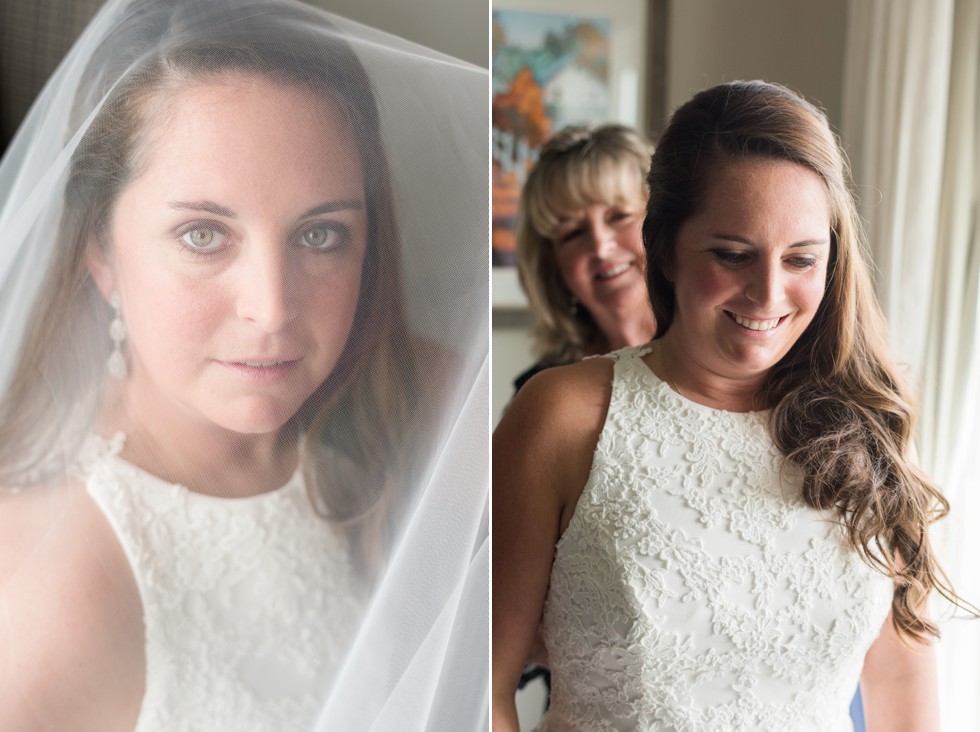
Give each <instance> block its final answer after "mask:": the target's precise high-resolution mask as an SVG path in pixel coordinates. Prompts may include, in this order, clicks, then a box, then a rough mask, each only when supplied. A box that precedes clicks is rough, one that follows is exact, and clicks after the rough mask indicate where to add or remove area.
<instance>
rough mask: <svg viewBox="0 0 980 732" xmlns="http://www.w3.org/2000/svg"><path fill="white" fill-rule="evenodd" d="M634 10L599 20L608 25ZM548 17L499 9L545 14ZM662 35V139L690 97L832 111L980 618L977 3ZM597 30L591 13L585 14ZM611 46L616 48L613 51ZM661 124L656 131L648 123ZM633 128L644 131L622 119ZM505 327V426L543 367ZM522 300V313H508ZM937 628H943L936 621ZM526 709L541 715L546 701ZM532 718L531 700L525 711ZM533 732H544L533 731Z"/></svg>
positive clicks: (963, 634) (850, 0)
mask: <svg viewBox="0 0 980 732" xmlns="http://www.w3.org/2000/svg"><path fill="white" fill-rule="evenodd" d="M629 2H634V3H635V0H609V2H606V3H603V4H602V6H601V7H600V6H594V8H593V9H594V11H595V12H594V13H592V14H593V15H599V16H601V15H602V14H603V13H604V12H606V11H607V10H608V9H610V8H612V9H615V8H616V7H617V6H620V5H622V4H624V3H629ZM549 5H550V2H549V0H498V5H495V6H494V7H495V9H496V8H497V7H501V8H507V9H512V8H526V9H527V10H528V11H538V12H540V11H541V9H542V8H543V7H544V8H549V10H548V12H553V10H551V9H550V7H549ZM644 5H645V9H646V10H647V12H650V13H652V14H653V16H652V17H653V18H654V19H655V20H656V19H658V18H659V21H660V23H661V25H660V26H659V27H648V28H647V29H646V31H645V33H646V39H647V42H648V43H650V42H653V43H657V44H661V45H660V46H659V47H657V48H654V49H651V48H649V47H646V48H644V49H642V51H641V53H642V54H643V56H644V58H643V61H642V63H645V64H646V65H647V71H648V72H651V73H653V74H659V75H660V76H659V77H656V76H655V77H652V78H649V79H647V83H646V90H647V91H649V90H653V92H654V93H655V94H659V95H661V97H662V99H661V100H660V102H659V105H658V103H657V102H658V100H656V99H655V100H653V102H654V103H653V104H651V103H650V101H651V100H645V101H644V102H643V104H642V105H641V106H642V110H644V111H647V112H648V113H647V114H646V116H645V117H644V115H643V114H642V113H641V114H640V115H639V117H640V119H639V126H640V127H641V128H642V129H644V131H646V132H648V133H650V134H651V135H652V136H653V138H654V140H655V139H656V135H657V133H658V132H659V131H660V129H662V126H663V124H664V121H665V115H666V114H669V112H670V111H671V110H673V109H674V108H676V107H677V106H678V105H679V104H681V103H682V102H684V101H686V100H687V99H688V98H689V97H690V96H691V95H692V94H693V93H694V92H695V91H697V90H699V89H702V88H704V87H707V86H711V85H713V84H716V83H719V82H723V81H731V80H735V79H753V78H762V79H766V80H769V81H775V82H780V83H782V84H785V85H787V86H789V87H791V88H793V89H795V90H797V91H798V92H800V93H802V94H803V95H805V96H806V97H807V98H809V99H810V100H811V101H813V102H815V103H817V104H818V105H819V106H821V107H823V108H824V109H825V110H826V112H827V115H828V117H829V120H830V123H831V126H832V127H833V128H834V129H835V130H836V131H837V132H838V133H839V134H840V135H841V138H842V140H843V142H844V145H845V147H846V149H847V151H848V155H849V157H850V160H851V165H852V170H853V174H854V179H855V184H856V191H857V194H858V198H859V199H860V206H861V209H860V211H861V215H862V217H863V218H864V219H865V220H866V224H867V228H868V234H869V239H870V242H871V257H872V260H873V266H874V268H875V270H876V287H877V290H878V295H879V299H880V301H881V304H882V307H883V309H884V311H885V314H886V317H887V318H888V321H889V327H890V333H891V340H892V346H893V348H894V349H895V350H896V352H897V353H898V356H899V358H900V359H901V360H902V361H903V362H905V363H906V364H908V367H909V371H910V374H911V376H912V379H913V381H914V383H916V384H918V386H919V394H920V401H921V403H920V409H919V412H920V421H919V425H918V429H917V439H916V442H917V445H918V450H919V454H920V459H921V462H922V464H923V467H924V468H925V470H926V472H927V473H929V474H930V475H931V476H932V477H933V479H934V480H935V481H936V482H937V483H938V484H939V485H940V486H941V487H942V489H943V490H944V492H945V494H946V495H947V497H948V498H949V499H950V502H951V504H952V515H951V517H950V518H948V519H946V520H945V521H944V522H943V523H942V524H941V525H940V526H939V527H937V531H936V532H935V536H934V541H936V542H938V543H939V546H940V551H941V552H942V556H943V562H944V566H945V567H946V569H947V571H948V572H949V574H950V576H951V578H952V580H953V582H954V585H955V587H956V589H957V591H958V592H959V593H960V594H961V595H963V596H964V597H966V598H967V599H968V600H970V601H972V602H973V603H974V604H978V603H980V569H978V566H977V561H976V557H978V556H980V532H978V531H976V530H975V528H974V527H976V526H977V525H980V480H978V475H980V457H978V456H980V294H978V291H980V287H978V282H980V230H978V219H980V72H978V70H980V0H937V1H936V2H930V3H923V2H918V0H825V1H824V2H821V3H814V2H809V0H645V3H644ZM583 14H585V15H588V13H583ZM615 32H616V31H615V30H613V31H612V34H613V35H612V37H613V39H614V40H615ZM651 109H652V110H653V112H652V114H650V113H649V110H651ZM618 121H626V122H631V121H632V120H629V119H626V120H623V119H619V120H618ZM499 272H500V270H496V271H495V274H494V278H495V281H494V283H493V288H494V290H495V295H494V298H495V302H496V304H495V306H494V308H493V328H492V359H493V361H492V382H491V383H492V402H493V403H492V412H491V414H492V415H493V420H494V422H495V423H496V421H497V420H499V418H500V414H501V413H502V411H503V409H504V408H505V407H506V404H507V402H508V401H509V400H510V398H511V396H512V394H513V386H512V383H511V382H512V380H513V379H514V377H515V376H517V375H518V374H519V373H521V372H522V371H523V370H524V369H526V368H528V367H529V366H530V365H531V364H533V363H534V362H535V360H536V358H535V356H534V354H533V353H532V351H531V339H530V336H529V330H528V326H529V324H530V320H529V315H528V313H527V311H526V309H525V308H523V307H522V306H521V304H520V303H519V302H516V303H515V302H514V301H513V299H512V298H510V296H509V295H508V296H507V297H504V298H502V299H501V298H500V297H498V295H499V292H500V288H499V286H498V285H499V282H498V281H497V280H498V279H499V278H498V273H499ZM508 298H510V299H508ZM935 614H936V615H938V616H939V617H940V618H941V619H943V618H946V617H948V615H949V614H950V611H949V609H948V608H945V607H943V606H940V605H938V604H937V606H936V608H935ZM941 627H942V629H943V639H942V641H941V642H940V644H939V657H940V686H941V705H942V715H943V721H944V728H946V729H957V730H958V729H980V621H972V622H971V621H961V620H954V621H945V622H942V624H941ZM534 693H535V692H531V693H530V694H525V698H524V700H523V702H524V706H523V708H522V713H524V709H530V712H528V714H529V715H534V714H536V713H537V709H538V708H539V705H540V703H541V701H542V699H541V698H529V697H530V696H533V694H534ZM519 701H521V697H519ZM526 718H531V717H526Z"/></svg>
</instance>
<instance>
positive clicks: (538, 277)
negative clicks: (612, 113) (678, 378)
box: [516, 124, 654, 388]
mask: <svg viewBox="0 0 980 732" xmlns="http://www.w3.org/2000/svg"><path fill="white" fill-rule="evenodd" d="M652 152H653V147H652V146H651V145H650V143H649V142H648V141H647V140H645V139H644V138H643V136H642V135H640V133H638V132H637V131H635V130H633V129H631V128H628V127H624V126H622V125H612V124H610V125H601V126H597V127H567V128H565V129H563V130H561V131H560V132H558V133H557V134H556V135H555V136H554V137H552V138H551V139H550V140H549V141H548V142H547V143H546V144H545V145H544V147H543V148H542V149H541V154H540V157H539V159H538V161H537V163H536V164H535V166H534V168H533V169H532V170H531V173H530V175H529V176H528V179H527V183H526V184H525V186H524V190H523V191H522V193H521V213H520V219H519V224H518V232H517V263H518V268H519V273H520V279H521V285H522V286H523V287H524V291H525V292H526V293H527V297H528V302H529V303H530V305H531V310H532V311H533V313H534V316H535V328H534V339H535V351H536V354H537V356H538V358H539V361H538V363H537V364H536V365H535V366H534V367H533V368H531V369H530V370H529V371H527V372H525V373H524V374H522V375H521V376H520V377H519V378H518V379H517V382H516V385H517V386H518V388H520V386H522V385H523V384H524V383H525V382H526V381H527V379H529V378H530V377H531V376H532V375H533V374H535V373H537V372H538V371H540V370H542V369H543V368H546V367H548V366H557V365H560V364H566V363H572V362H574V361H577V360H579V359H581V358H582V357H583V356H587V355H595V354H600V353H606V352H608V351H611V350H614V349H616V348H621V347H622V346H627V345H638V344H640V343H645V342H646V341H648V340H650V338H651V337H652V336H653V331H654V319H653V313H652V311H651V309H650V303H649V298H648V296H647V292H646V283H645V279H644V273H645V271H646V268H645V264H644V262H645V255H644V253H643V241H642V236H641V231H640V229H641V226H642V223H643V214H644V209H645V206H646V184H645V183H644V177H645V175H646V171H647V169H648V167H649V164H650V155H651V154H652Z"/></svg>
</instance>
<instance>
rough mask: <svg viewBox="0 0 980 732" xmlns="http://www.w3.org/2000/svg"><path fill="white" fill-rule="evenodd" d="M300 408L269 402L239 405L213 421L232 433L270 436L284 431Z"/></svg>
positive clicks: (216, 416)
mask: <svg viewBox="0 0 980 732" xmlns="http://www.w3.org/2000/svg"><path fill="white" fill-rule="evenodd" d="M299 406H300V405H293V404H289V405H284V404H276V403H268V402H266V403H253V404H244V405H238V408H237V409H235V410H234V411H232V412H225V413H224V414H221V415H215V417H214V418H213V421H214V423H215V424H217V425H218V426H220V427H223V428H224V429H226V430H229V431H230V432H237V433H239V434H242V435H268V434H271V433H273V432H278V431H279V430H280V429H282V427H283V426H285V424H286V423H287V422H289V420H291V419H292V418H293V416H295V414H296V412H297V411H298V410H299Z"/></svg>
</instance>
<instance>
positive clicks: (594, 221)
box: [588, 218, 616, 258]
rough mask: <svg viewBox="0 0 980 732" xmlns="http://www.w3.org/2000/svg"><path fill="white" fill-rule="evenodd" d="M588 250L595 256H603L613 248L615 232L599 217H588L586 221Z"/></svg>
mask: <svg viewBox="0 0 980 732" xmlns="http://www.w3.org/2000/svg"><path fill="white" fill-rule="evenodd" d="M588 234H589V236H588V242H589V250H590V252H591V253H592V254H594V255H595V256H597V257H600V258H601V257H604V256H605V255H606V254H607V253H608V252H610V251H612V249H614V248H615V244H616V233H615V232H614V231H613V229H612V227H610V226H609V224H607V223H606V222H605V221H604V220H602V219H601V218H590V219H589V222H588Z"/></svg>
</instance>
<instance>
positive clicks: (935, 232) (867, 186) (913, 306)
mask: <svg viewBox="0 0 980 732" xmlns="http://www.w3.org/2000/svg"><path fill="white" fill-rule="evenodd" d="M978 69H980V0H935V1H934V2H923V1H922V0H852V1H851V3H850V5H849V17H848V45H847V57H846V59H845V72H844V73H845V76H844V119H843V129H842V134H843V138H844V142H845V144H846V146H847V147H848V151H849V154H850V156H851V162H852V166H853V169H854V177H855V182H856V184H857V190H858V195H859V197H860V199H861V211H862V215H863V216H864V217H865V219H866V221H867V224H868V231H869V237H870V241H871V250H872V251H871V254H872V258H873V260H874V263H875V266H876V267H877V269H878V272H877V277H876V284H877V286H878V295H879V298H880V300H881V303H882V306H883V308H884V310H885V314H886V316H887V317H888V320H889V324H890V329H891V337H892V344H893V346H894V348H895V349H896V351H897V352H898V354H899V357H900V358H901V359H902V360H903V361H905V362H906V363H907V364H908V365H909V367H910V373H911V375H912V377H913V379H914V382H915V383H916V384H917V385H918V386H919V388H920V393H919V396H920V400H921V421H920V423H919V429H918V435H917V442H918V446H919V451H920V454H921V459H922V462H923V467H924V468H925V469H926V471H927V472H928V473H929V474H930V475H931V476H932V477H933V478H934V479H935V480H936V481H937V482H938V483H939V485H940V486H941V487H942V489H943V490H944V492H945V493H946V495H947V497H948V498H949V500H950V502H951V504H952V514H951V516H950V518H948V519H947V520H946V521H944V522H943V523H942V524H941V525H940V528H939V530H938V531H937V532H936V533H935V540H936V541H937V542H938V543H939V548H940V551H941V552H942V556H943V562H944V566H945V567H946V569H947V571H948V572H949V574H950V577H951V578H952V580H953V583H954V585H955V587H956V589H957V591H958V592H959V593H960V594H961V595H963V596H964V597H965V598H966V599H967V600H970V601H972V602H973V603H974V604H978V605H980V568H978V564H977V559H976V558H977V557H980V531H978V530H977V529H976V528H975V527H976V526H977V525H978V524H980V287H978V282H980V227H978V211H980V74H978ZM937 612H938V613H939V616H940V619H941V620H943V618H944V617H948V615H949V612H948V610H947V611H945V612H944V611H943V610H942V609H941V608H937ZM942 630H943V639H942V641H941V642H940V644H939V653H940V685H941V704H942V715H943V722H944V727H945V728H946V729H951V730H960V729H980V693H978V692H980V621H963V620H947V621H943V622H942Z"/></svg>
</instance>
